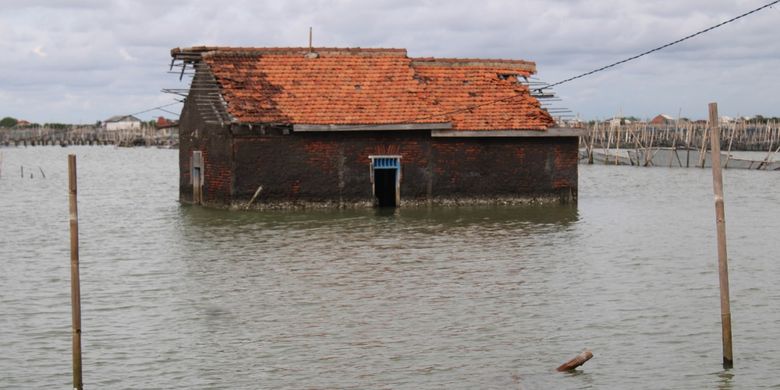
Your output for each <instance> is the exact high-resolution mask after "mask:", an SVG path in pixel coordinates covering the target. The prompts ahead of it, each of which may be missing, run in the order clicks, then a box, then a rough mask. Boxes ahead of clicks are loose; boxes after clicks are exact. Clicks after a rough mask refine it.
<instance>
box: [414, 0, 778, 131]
mask: <svg viewBox="0 0 780 390" xmlns="http://www.w3.org/2000/svg"><path fill="white" fill-rule="evenodd" d="M777 3H780V0H775V1H772V2H770V3H767V4H765V5H762V6H761V7H758V8H756V9H753V10H751V11H748V12H745V13H743V14H741V15H739V16H735V17H733V18H731V19H729V20H726V21H723V22H721V23H718V24H716V25H714V26H711V27H708V28H705V29H704V30H700V31H697V32H695V33H693V34H690V35H688V36H685V37H683V38H680V39H678V40H676V41H673V42H669V43H667V44H665V45H662V46H658V47H656V48H654V49H651V50H648V51H645V52H643V53H640V54H637V55H635V56H633V57H629V58H626V59H623V60H620V61H617V62H614V63H611V64H609V65H606V66H602V67H600V68H598V69H594V70H591V71H589V72H585V73H583V74H580V75H577V76H574V77H570V78H568V79H565V80H561V81H558V82H555V83H552V84H547V85H545V86H544V87H540V88H531V89H532V90H533V91H536V92H541V91H543V90H545V89H548V88H552V87H554V86H557V85H561V84H564V83H568V82H569V81H573V80H577V79H580V78H583V77H586V76H590V75H592V74H594V73H598V72H601V71H604V70H607V69H609V68H613V67H615V66H618V65H620V64H624V63H626V62H629V61H633V60H635V59H637V58H640V57H644V56H646V55H648V54H650V53H654V52H657V51H659V50H663V49H666V48H667V47H670V46H674V45H676V44H678V43H681V42H684V41H687V40H689V39H691V38H693V37H696V36H699V35H701V34H704V33H706V32H709V31H712V30H714V29H716V28H718V27H722V26H725V25H727V24H729V23H731V22H734V21H737V20H739V19H742V18H744V17H746V16H748V15H751V14H754V13H756V12H758V11H761V10H763V9H765V8H769V7H771V6H773V5H775V4H777ZM522 95H524V93H519V94H515V95H511V96H508V97H505V98H501V99H497V100H492V101H489V102H485V103H482V104H475V105H472V106H467V107H463V108H460V109H456V110H452V111H448V112H445V113H441V114H433V115H428V116H424V117H421V118H418V119H417V120H422V119H430V118H435V117H438V116H447V115H451V114H457V113H459V112H463V111H469V110H473V109H476V108H480V107H484V106H489V105H491V104H495V103H500V102H503V101H507V100H511V99H513V98H516V97H518V96H522Z"/></svg>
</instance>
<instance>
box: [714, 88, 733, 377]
mask: <svg viewBox="0 0 780 390" xmlns="http://www.w3.org/2000/svg"><path fill="white" fill-rule="evenodd" d="M709 107H710V133H711V134H710V135H711V136H710V142H711V144H712V187H713V191H714V193H715V224H716V226H717V230H718V274H719V279H720V318H721V327H722V332H723V368H731V367H733V366H734V356H733V355H732V353H731V305H730V303H729V265H728V256H727V254H726V216H725V214H726V213H725V209H724V205H723V172H722V170H721V167H720V130H719V127H718V104H717V103H710V106H709Z"/></svg>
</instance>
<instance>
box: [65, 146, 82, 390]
mask: <svg viewBox="0 0 780 390" xmlns="http://www.w3.org/2000/svg"><path fill="white" fill-rule="evenodd" d="M68 194H69V200H70V306H71V316H72V331H73V333H72V341H73V389H74V390H82V389H83V388H84V384H83V383H82V380H81V286H80V282H79V214H78V201H77V195H76V155H75V154H69V155H68Z"/></svg>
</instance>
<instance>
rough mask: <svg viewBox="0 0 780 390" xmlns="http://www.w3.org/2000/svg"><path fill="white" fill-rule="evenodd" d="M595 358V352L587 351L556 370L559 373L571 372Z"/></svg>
mask: <svg viewBox="0 0 780 390" xmlns="http://www.w3.org/2000/svg"><path fill="white" fill-rule="evenodd" d="M592 357H593V352H591V351H590V350H588V349H586V350H584V351H582V353H580V354H579V355H577V356H575V357H574V358H572V359H571V360H569V361H568V362H566V363H563V364H561V365H560V366H559V367H558V368H557V369H556V370H558V371H559V372H564V371H571V370H573V369H575V368H577V367H579V366H581V365H583V364H585V362H587V361H588V360H590V359H591V358H592Z"/></svg>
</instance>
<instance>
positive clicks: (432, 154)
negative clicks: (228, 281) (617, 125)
mask: <svg viewBox="0 0 780 390" xmlns="http://www.w3.org/2000/svg"><path fill="white" fill-rule="evenodd" d="M233 154H234V155H235V158H236V160H235V165H234V167H235V179H234V185H233V189H234V193H233V198H234V200H239V201H241V200H243V201H246V200H248V199H249V198H251V196H252V195H253V194H254V192H255V190H256V189H257V187H258V186H261V185H262V186H263V191H262V196H261V197H260V198H262V199H263V200H281V201H295V200H306V201H325V200H333V201H339V200H341V201H344V202H350V201H370V200H371V184H370V174H369V172H370V170H369V159H368V156H369V155H381V154H385V155H401V156H402V158H401V165H402V175H403V179H402V182H401V198H402V200H403V199H416V200H424V199H427V198H428V196H429V194H430V195H431V196H432V197H434V198H472V197H484V198H490V197H513V196H550V195H554V196H558V195H568V194H569V193H573V194H575V195H576V190H577V139H576V138H575V137H567V138H431V137H430V135H429V133H428V132H426V131H406V132H383V133H346V132H342V133H298V134H294V135H287V136H282V135H280V136H265V137H260V136H256V137H240V138H235V140H234V147H233Z"/></svg>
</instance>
